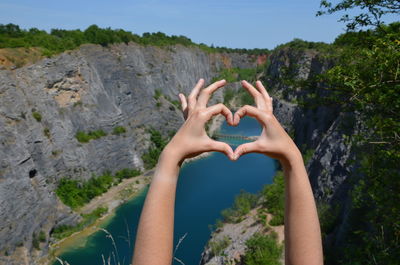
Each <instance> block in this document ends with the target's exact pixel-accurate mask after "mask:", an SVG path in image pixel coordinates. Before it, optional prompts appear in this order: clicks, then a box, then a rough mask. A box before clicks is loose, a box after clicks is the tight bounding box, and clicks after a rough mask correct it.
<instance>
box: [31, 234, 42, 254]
mask: <svg viewBox="0 0 400 265" xmlns="http://www.w3.org/2000/svg"><path fill="white" fill-rule="evenodd" d="M32 246H33V247H34V248H35V249H37V250H40V242H39V238H38V236H37V235H36V233H33V235H32Z"/></svg>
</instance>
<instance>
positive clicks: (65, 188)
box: [56, 169, 141, 209]
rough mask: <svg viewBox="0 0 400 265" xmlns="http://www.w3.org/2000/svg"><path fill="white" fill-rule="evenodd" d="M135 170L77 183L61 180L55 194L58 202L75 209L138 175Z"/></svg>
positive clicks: (106, 174) (106, 173) (66, 179)
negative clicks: (123, 180)
mask: <svg viewBox="0 0 400 265" xmlns="http://www.w3.org/2000/svg"><path fill="white" fill-rule="evenodd" d="M140 173H141V172H140V171H139V170H136V169H122V170H120V171H117V172H116V173H115V175H114V176H112V175H111V174H110V173H109V172H105V173H104V174H103V175H100V176H94V177H92V178H91V179H89V180H88V181H78V180H73V179H68V178H62V179H61V180H60V182H59V184H58V186H57V189H56V194H57V196H58V197H59V198H60V200H61V201H62V202H63V203H64V204H66V205H68V206H70V207H71V208H72V209H76V208H78V207H81V206H83V205H85V204H86V203H88V202H90V200H92V199H93V198H94V197H96V196H99V195H101V194H103V193H104V192H106V191H107V190H108V189H109V188H110V187H111V186H113V185H115V184H117V183H119V182H121V181H122V179H124V178H132V177H135V176H138V175H140Z"/></svg>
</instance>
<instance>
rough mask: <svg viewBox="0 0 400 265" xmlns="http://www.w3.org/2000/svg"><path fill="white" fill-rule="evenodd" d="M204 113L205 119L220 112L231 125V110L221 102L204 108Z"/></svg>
mask: <svg viewBox="0 0 400 265" xmlns="http://www.w3.org/2000/svg"><path fill="white" fill-rule="evenodd" d="M205 113H206V114H207V120H210V119H211V117H213V116H215V115H218V114H222V115H224V116H225V119H226V121H227V122H228V124H230V125H233V115H232V112H231V111H230V110H229V109H228V108H227V107H226V106H225V105H224V104H222V103H219V104H217V105H213V106H211V107H208V108H207V109H206V110H205Z"/></svg>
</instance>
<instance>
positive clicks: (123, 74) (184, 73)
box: [0, 43, 257, 264]
mask: <svg viewBox="0 0 400 265" xmlns="http://www.w3.org/2000/svg"><path fill="white" fill-rule="evenodd" d="M256 59H257V58H253V57H250V56H247V55H241V54H229V55H228V54H217V53H214V54H208V53H205V52H203V51H201V50H200V49H198V48H187V47H183V46H172V47H167V48H156V47H151V46H140V45H137V44H133V43H131V44H129V45H126V44H120V45H113V46H111V47H101V46H98V45H84V46H82V47H80V48H79V49H77V50H74V51H69V52H65V53H63V54H61V55H59V56H56V57H53V58H49V59H44V60H41V61H39V62H37V63H35V64H33V65H30V66H26V67H22V68H19V69H16V70H13V71H9V70H1V71H0V220H1V222H0V264H34V263H35V260H36V258H37V257H38V256H40V255H43V254H44V253H45V252H46V249H47V245H48V240H49V234H50V232H51V230H52V229H53V228H54V227H55V226H57V225H60V224H73V223H75V222H76V221H77V220H78V218H79V217H78V216H77V215H76V214H74V213H73V212H72V211H71V210H70V209H69V208H68V207H66V206H65V205H63V204H62V203H61V202H60V201H59V200H58V199H57V197H56V195H55V193H54V190H55V188H56V185H57V182H58V181H59V179H60V178H62V177H66V176H67V177H71V178H79V179H88V178H90V177H91V176H92V175H93V174H101V173H102V172H104V171H105V170H110V171H112V172H115V171H116V170H120V169H122V168H142V167H143V162H142V160H141V156H142V154H143V153H144V152H146V151H147V149H148V147H149V145H150V141H149V135H148V133H147V131H146V128H154V129H156V130H158V131H160V132H161V133H162V134H163V135H165V136H166V135H168V134H169V133H170V132H174V131H175V130H177V129H178V128H179V126H180V124H181V123H182V122H183V117H182V115H181V113H180V111H179V110H178V109H177V107H176V106H175V105H174V104H173V102H172V100H174V99H177V94H178V93H179V92H184V93H186V94H187V93H188V92H189V91H190V90H191V88H192V87H193V86H194V84H195V83H196V81H197V80H198V79H199V78H201V77H202V78H205V79H206V80H207V81H208V82H209V81H210V80H211V79H212V78H213V77H215V76H217V75H218V72H219V71H220V69H221V68H224V67H239V68H250V67H255V65H256ZM156 91H158V92H157V93H159V92H161V96H155V95H156ZM171 99H172V100H171ZM213 100H214V102H215V101H222V91H219V92H218V93H216V95H215V96H214V98H213ZM116 126H123V127H124V128H125V129H126V133H123V134H120V135H116V134H113V133H112V132H113V129H114V128H115V127H116ZM94 130H103V131H104V132H106V133H107V136H104V137H101V138H100V139H96V140H91V141H90V142H88V143H80V142H78V141H77V139H76V137H75V135H76V133H77V132H78V131H84V132H90V131H94ZM40 232H43V233H44V234H45V236H46V239H45V240H44V242H42V243H40V247H41V249H42V251H37V250H35V249H34V248H33V246H32V240H33V238H34V237H37V235H38V234H39V233H40Z"/></svg>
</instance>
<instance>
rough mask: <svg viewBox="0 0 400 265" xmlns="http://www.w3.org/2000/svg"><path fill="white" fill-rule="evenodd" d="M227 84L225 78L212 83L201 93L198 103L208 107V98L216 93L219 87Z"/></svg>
mask: <svg viewBox="0 0 400 265" xmlns="http://www.w3.org/2000/svg"><path fill="white" fill-rule="evenodd" d="M225 84H226V81H225V80H219V81H217V82H214V83H212V84H211V85H209V86H208V87H207V88H205V89H203V90H202V91H201V93H200V96H199V100H198V102H197V103H198V104H199V106H201V107H206V106H207V103H208V100H209V99H210V97H211V95H212V93H214V92H215V91H216V90H217V89H218V88H220V87H223V86H224V85H225Z"/></svg>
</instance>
